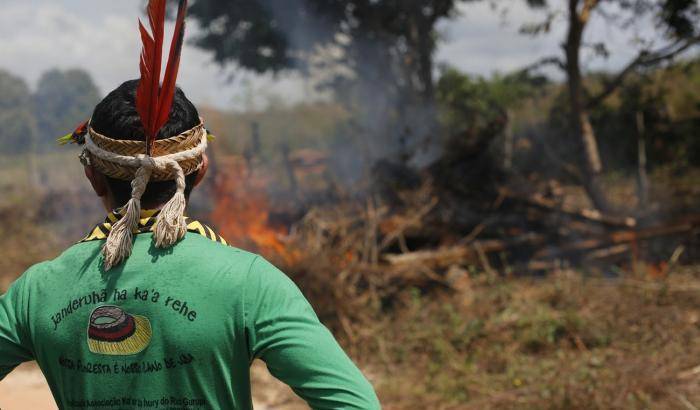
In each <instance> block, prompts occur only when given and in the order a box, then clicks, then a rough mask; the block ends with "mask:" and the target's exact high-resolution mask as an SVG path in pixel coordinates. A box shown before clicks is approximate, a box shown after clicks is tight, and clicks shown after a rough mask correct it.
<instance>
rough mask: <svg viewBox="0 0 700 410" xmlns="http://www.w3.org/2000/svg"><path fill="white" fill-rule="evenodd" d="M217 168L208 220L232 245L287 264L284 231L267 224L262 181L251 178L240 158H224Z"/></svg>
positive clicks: (263, 182)
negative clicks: (210, 214) (210, 212)
mask: <svg viewBox="0 0 700 410" xmlns="http://www.w3.org/2000/svg"><path fill="white" fill-rule="evenodd" d="M219 166H220V171H219V173H218V175H217V179H216V182H215V198H216V204H215V206H214V210H213V212H212V219H213V220H214V221H215V222H216V225H217V227H218V229H219V230H220V232H221V235H222V236H223V237H224V238H226V240H227V241H228V242H229V243H230V244H231V245H233V246H236V247H239V248H242V249H245V250H249V251H252V252H257V253H260V254H263V255H264V256H266V257H269V258H276V257H277V258H282V259H283V260H284V261H285V262H291V259H292V253H291V252H289V251H288V250H287V246H286V245H285V243H284V242H283V239H284V237H285V236H286V234H287V232H286V231H287V230H286V228H285V227H275V226H272V225H271V224H270V206H269V200H268V196H267V193H266V191H265V185H266V182H265V180H264V179H263V178H259V177H254V176H252V175H251V173H250V172H249V170H248V167H247V166H246V163H245V161H244V160H243V159H242V158H238V157H234V158H226V159H224V160H222V161H220V165H219Z"/></svg>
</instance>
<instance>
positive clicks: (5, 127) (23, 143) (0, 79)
mask: <svg viewBox="0 0 700 410" xmlns="http://www.w3.org/2000/svg"><path fill="white" fill-rule="evenodd" d="M36 136H37V125H36V121H35V118H34V113H33V111H32V96H31V93H30V91H29V87H28V86H27V83H26V82H25V81H24V80H23V79H22V78H20V77H17V76H14V75H12V74H10V73H9V72H7V71H4V70H0V146H1V147H2V148H0V151H2V153H13V154H14V153H23V152H27V151H29V150H30V149H31V148H32V147H33V145H34V144H35V141H36Z"/></svg>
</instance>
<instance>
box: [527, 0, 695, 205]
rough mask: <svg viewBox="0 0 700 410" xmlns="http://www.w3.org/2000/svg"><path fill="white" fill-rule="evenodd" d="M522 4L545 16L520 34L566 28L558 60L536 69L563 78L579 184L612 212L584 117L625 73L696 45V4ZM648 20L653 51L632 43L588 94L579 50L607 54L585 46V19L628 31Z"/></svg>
mask: <svg viewBox="0 0 700 410" xmlns="http://www.w3.org/2000/svg"><path fill="white" fill-rule="evenodd" d="M527 2H528V3H529V4H530V5H531V6H533V7H538V8H544V9H546V10H547V13H546V15H547V17H546V19H545V21H544V22H541V23H538V24H533V25H529V26H527V27H524V29H523V31H524V32H526V33H529V34H540V33H545V32H548V31H550V30H551V28H552V26H553V25H554V24H557V23H559V22H563V23H564V24H565V25H566V26H567V31H566V37H565V39H564V43H563V51H564V56H563V58H561V57H559V56H554V57H548V58H546V59H544V60H542V61H541V62H540V63H539V64H537V65H536V66H539V65H541V64H554V65H556V66H558V67H559V68H561V69H562V70H563V71H564V73H565V74H566V78H567V87H568V111H569V122H570V128H571V130H572V131H573V134H574V137H575V139H576V142H577V143H578V144H579V145H580V147H581V153H582V155H581V157H582V158H581V160H582V161H581V162H582V165H583V166H582V168H583V170H584V173H583V174H584V175H585V177H584V178H583V181H582V183H583V185H584V187H585V188H586V191H587V192H588V195H589V197H590V198H591V200H592V201H593V203H594V204H595V206H596V207H597V208H598V209H599V210H601V211H603V212H615V211H616V210H614V209H613V207H612V206H611V204H610V203H609V201H608V198H607V195H606V193H605V190H604V188H603V186H602V176H603V170H604V168H603V162H602V160H601V155H600V150H599V141H598V140H597V137H596V131H595V129H594V127H593V125H592V122H591V114H590V112H591V111H592V110H593V109H595V108H596V107H598V106H599V105H600V104H602V103H603V102H604V101H605V100H606V99H607V98H608V97H609V96H610V95H612V94H613V93H614V92H615V91H616V90H617V89H618V88H619V87H620V86H621V85H622V84H623V83H624V81H625V80H626V79H627V78H628V76H630V74H632V73H635V72H639V71H643V70H649V69H650V68H653V67H655V66H658V65H659V64H662V63H664V62H667V61H669V60H672V59H674V58H676V57H677V56H679V55H681V54H682V53H683V52H685V51H687V50H688V49H690V48H691V47H693V46H695V45H697V44H698V42H700V24H699V22H700V5H698V2H697V0H636V1H629V0H609V1H602V0H566V2H564V3H565V6H564V7H563V8H558V7H557V6H550V5H549V4H548V2H547V1H546V0H527ZM556 4H557V5H558V6H559V5H560V4H561V3H560V2H557V3H556ZM648 17H650V18H652V19H653V21H654V22H655V27H654V28H655V30H656V33H647V34H656V35H657V37H658V38H660V39H663V40H664V44H663V45H660V46H659V45H658V44H655V42H653V41H640V39H638V38H635V39H633V40H634V42H633V44H632V46H635V47H637V48H638V53H637V56H636V57H635V58H633V59H632V60H631V61H630V62H629V63H628V64H627V65H626V66H625V67H623V69H621V70H620V71H619V72H617V73H615V74H613V75H611V76H610V77H609V78H608V79H607V81H606V82H605V84H604V86H603V87H601V89H600V90H593V89H591V88H590V87H589V86H588V85H587V84H586V82H585V81H584V72H583V69H582V66H583V64H582V51H584V50H586V49H587V48H589V47H590V48H591V49H592V51H593V52H594V53H595V54H597V55H598V56H602V57H607V56H609V54H610V52H609V51H608V49H607V47H606V44H605V43H597V44H589V43H588V42H587V41H586V38H585V33H586V28H588V27H589V25H590V22H591V20H592V19H593V18H600V19H605V20H607V23H608V24H614V25H618V26H620V27H628V26H629V25H631V24H632V23H633V22H634V21H635V20H639V19H644V18H648Z"/></svg>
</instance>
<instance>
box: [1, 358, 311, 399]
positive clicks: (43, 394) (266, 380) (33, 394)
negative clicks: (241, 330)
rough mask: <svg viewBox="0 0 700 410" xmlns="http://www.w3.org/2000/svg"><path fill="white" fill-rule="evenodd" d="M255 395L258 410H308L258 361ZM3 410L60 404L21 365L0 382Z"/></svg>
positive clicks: (33, 371)
mask: <svg viewBox="0 0 700 410" xmlns="http://www.w3.org/2000/svg"><path fill="white" fill-rule="evenodd" d="M252 378H253V396H254V406H255V409H256V410H301V409H307V408H308V407H306V406H305V405H304V403H303V402H302V401H301V400H300V399H298V398H297V397H296V396H294V394H293V393H292V391H291V390H290V389H289V388H288V387H287V386H285V385H283V384H282V383H280V382H279V381H277V380H276V379H274V378H273V377H272V376H270V374H269V373H268V372H267V370H266V369H265V365H264V364H262V363H260V362H256V363H255V364H254V365H253V369H252ZM0 409H2V410H27V409H32V410H54V409H56V404H55V402H54V400H53V397H52V396H51V391H50V390H49V387H48V385H47V384H46V379H45V378H44V376H43V375H42V374H41V371H40V370H39V368H38V367H37V366H36V364H34V363H29V364H25V365H22V366H20V367H19V368H18V369H16V370H15V371H14V372H12V373H11V374H10V375H9V376H8V377H7V378H6V379H5V380H3V381H2V382H0Z"/></svg>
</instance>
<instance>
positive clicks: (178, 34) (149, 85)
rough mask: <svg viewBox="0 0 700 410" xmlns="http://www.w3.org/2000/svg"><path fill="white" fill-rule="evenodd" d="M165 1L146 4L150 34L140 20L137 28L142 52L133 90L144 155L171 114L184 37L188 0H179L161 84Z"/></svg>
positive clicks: (150, 149)
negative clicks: (143, 131)
mask: <svg viewBox="0 0 700 410" xmlns="http://www.w3.org/2000/svg"><path fill="white" fill-rule="evenodd" d="M166 3H167V1H166V0H150V1H149V3H148V20H149V23H150V26H151V32H152V33H153V34H152V35H151V34H150V33H149V32H148V31H147V30H146V27H144V25H143V23H142V22H141V21H140V20H139V30H140V32H141V40H142V41H143V51H142V52H141V63H140V69H141V81H140V82H139V86H138V89H137V90H136V110H137V111H138V113H139V116H141V122H143V128H144V130H145V131H146V154H147V155H151V152H152V151H153V145H154V144H155V141H156V137H157V136H158V131H160V129H161V128H162V127H163V125H165V123H166V122H167V121H168V117H169V116H170V109H171V108H172V105H173V97H174V96H175V82H176V80H177V74H178V71H179V68H180V55H181V54H182V43H183V40H184V36H185V15H186V13H187V0H180V4H179V6H178V10H177V19H176V20H175V31H174V33H173V39H172V43H171V44H170V54H169V55H168V63H167V65H166V68H165V76H164V77H163V85H162V87H161V84H160V72H161V60H162V58H163V38H164V36H165V6H166Z"/></svg>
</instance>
